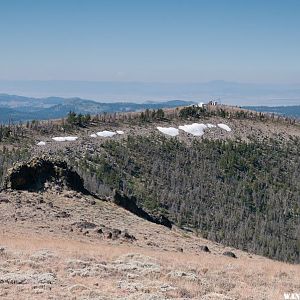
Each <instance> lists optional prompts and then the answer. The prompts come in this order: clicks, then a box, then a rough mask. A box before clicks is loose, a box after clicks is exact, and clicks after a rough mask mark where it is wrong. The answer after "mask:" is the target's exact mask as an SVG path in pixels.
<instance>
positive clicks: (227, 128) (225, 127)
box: [218, 123, 231, 132]
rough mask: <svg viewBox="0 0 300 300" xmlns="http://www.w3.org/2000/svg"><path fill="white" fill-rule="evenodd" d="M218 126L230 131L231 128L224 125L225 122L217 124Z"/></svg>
mask: <svg viewBox="0 0 300 300" xmlns="http://www.w3.org/2000/svg"><path fill="white" fill-rule="evenodd" d="M218 126H219V127H220V128H222V129H224V130H226V131H228V132H229V131H231V128H230V127H229V126H228V125H226V124H222V123H221V124H218Z"/></svg>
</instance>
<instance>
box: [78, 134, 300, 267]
mask: <svg viewBox="0 0 300 300" xmlns="http://www.w3.org/2000/svg"><path fill="white" fill-rule="evenodd" d="M102 150H103V152H102V153H103V154H102V155H101V156H93V155H88V156H86V157H85V158H82V159H81V160H80V161H79V162H78V168H79V169H80V170H81V173H82V174H83V175H84V177H85V178H86V180H87V182H89V183H90V184H91V185H92V188H93V189H95V191H97V192H98V193H99V194H101V193H103V192H105V191H106V189H105V187H106V186H107V187H110V188H115V189H121V190H123V191H124V192H125V193H126V194H128V195H134V196H135V197H136V198H137V200H138V203H139V204H140V205H141V206H143V207H144V208H145V209H147V210H148V211H151V212H158V211H161V212H163V213H165V214H167V215H168V216H169V218H170V219H171V220H172V221H174V222H175V223H176V224H178V225H185V226H188V227H192V228H194V229H195V230H196V231H198V232H199V234H200V235H201V236H203V237H206V238H209V239H212V240H215V241H218V242H221V243H225V244H227V245H231V246H234V247H237V248H240V249H244V250H248V251H253V252H255V253H259V254H262V255H265V256H269V257H272V258H276V259H279V260H284V261H290V262H300V260H299V236H300V205H299V195H300V183H299V180H298V179H299V175H300V174H299V170H300V158H299V152H300V140H299V139H291V140H290V141H289V142H288V143H286V144H281V143H278V142H275V141H274V140H264V141H262V142H257V141H252V142H251V143H244V142H233V141H223V142H222V141H209V140H202V141H201V142H199V141H197V140H195V141H194V142H193V143H192V145H189V146H188V145H186V144H184V143H180V142H178V140H176V139H167V138H164V137H160V138H158V137H157V136H155V137H154V136H150V137H142V136H138V137H128V139H127V140H126V141H122V142H117V141H107V142H105V143H104V144H103V149H102ZM90 174H95V175H94V176H92V177H90ZM100 183H104V185H102V184H100Z"/></svg>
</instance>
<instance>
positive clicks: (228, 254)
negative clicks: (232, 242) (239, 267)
mask: <svg viewBox="0 0 300 300" xmlns="http://www.w3.org/2000/svg"><path fill="white" fill-rule="evenodd" d="M223 255H225V256H229V257H232V258H237V257H236V255H235V254H234V253H233V252H231V251H225V252H224V253H223Z"/></svg>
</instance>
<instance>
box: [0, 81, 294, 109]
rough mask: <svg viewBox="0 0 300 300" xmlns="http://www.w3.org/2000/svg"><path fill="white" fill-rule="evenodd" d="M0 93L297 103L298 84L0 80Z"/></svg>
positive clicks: (117, 99) (113, 99)
mask: <svg viewBox="0 0 300 300" xmlns="http://www.w3.org/2000/svg"><path fill="white" fill-rule="evenodd" d="M0 93H5V94H10V95H23V96H27V97H36V98H46V97H50V96H53V95H56V96H59V97H62V98H74V97H80V98H82V99H93V100H95V101H98V102H105V103H111V102H135V103H142V102H145V101H148V100H151V101H156V102H157V101H160V100H161V99H164V100H165V101H169V100H173V99H182V100H188V101H196V102H207V101H209V100H212V99H218V98H220V101H221V102H222V103H223V104H228V105H267V106H278V105H299V104H300V83H299V84H256V83H242V82H229V81H224V80H214V81H208V82H194V83H189V82H186V83H184V82H179V83H174V82H169V83H168V82H121V81H71V80H52V81H51V80H32V81H30V80H27V81H26V80H0Z"/></svg>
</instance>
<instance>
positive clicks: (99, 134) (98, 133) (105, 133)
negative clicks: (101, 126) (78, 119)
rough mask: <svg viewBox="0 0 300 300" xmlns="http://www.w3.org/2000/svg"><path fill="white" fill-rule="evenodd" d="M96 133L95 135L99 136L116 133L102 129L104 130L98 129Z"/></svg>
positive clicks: (110, 135) (109, 135)
mask: <svg viewBox="0 0 300 300" xmlns="http://www.w3.org/2000/svg"><path fill="white" fill-rule="evenodd" d="M96 134H97V136H101V137H112V136H114V135H115V134H116V132H113V131H108V130H104V131H99V132H97V133H96Z"/></svg>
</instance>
